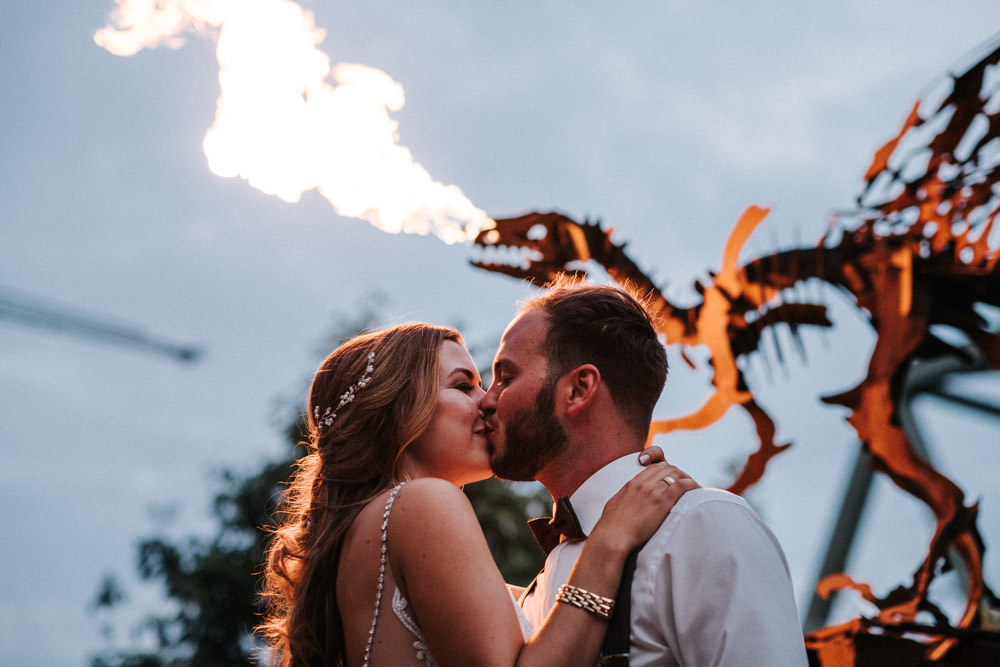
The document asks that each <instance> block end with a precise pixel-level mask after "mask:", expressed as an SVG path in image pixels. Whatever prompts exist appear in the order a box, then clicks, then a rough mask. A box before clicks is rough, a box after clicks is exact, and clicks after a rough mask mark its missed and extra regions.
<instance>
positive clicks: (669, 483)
mask: <svg viewBox="0 0 1000 667" xmlns="http://www.w3.org/2000/svg"><path fill="white" fill-rule="evenodd" d="M663 481H664V482H666V483H667V486H673V485H674V484H676V483H677V480H676V479H674V478H673V477H672V476H670V475H667V476H666V477H664V478H663Z"/></svg>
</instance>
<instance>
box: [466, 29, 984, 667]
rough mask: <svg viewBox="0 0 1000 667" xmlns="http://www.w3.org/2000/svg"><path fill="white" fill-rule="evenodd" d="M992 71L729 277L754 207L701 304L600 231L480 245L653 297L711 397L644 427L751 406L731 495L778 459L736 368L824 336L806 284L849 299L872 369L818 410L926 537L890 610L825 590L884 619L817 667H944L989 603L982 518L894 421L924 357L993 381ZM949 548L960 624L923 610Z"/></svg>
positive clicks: (825, 644)
mask: <svg viewBox="0 0 1000 667" xmlns="http://www.w3.org/2000/svg"><path fill="white" fill-rule="evenodd" d="M998 61H1000V46H996V47H995V48H994V49H993V50H991V51H990V52H989V53H988V54H986V55H985V56H984V57H982V58H981V59H979V60H978V62H976V63H975V64H973V65H972V66H970V67H969V68H968V69H966V70H965V71H964V72H962V73H961V74H959V75H955V76H948V80H949V81H950V84H951V85H950V93H949V94H947V95H946V96H945V97H944V98H943V99H942V100H941V101H940V103H938V104H936V105H935V104H932V103H930V102H926V101H923V100H918V101H917V103H916V104H915V105H914V106H913V109H912V111H911V112H910V114H909V116H908V117H907V118H906V121H905V122H904V124H903V127H902V128H901V130H900V131H899V132H898V133H897V135H896V136H895V137H894V138H893V139H892V140H891V141H889V142H888V143H887V144H885V146H883V147H882V148H881V149H880V150H878V151H877V152H876V154H875V156H874V159H873V162H872V164H871V166H870V167H869V168H868V170H867V172H866V174H865V183H864V187H863V189H862V192H861V195H860V196H859V197H858V200H857V206H856V208H855V209H854V210H853V211H852V212H851V213H849V214H847V213H840V214H837V215H836V216H835V217H834V219H833V221H832V222H831V226H830V228H829V230H828V231H827V233H826V234H825V235H824V236H823V238H821V239H820V241H819V242H818V243H817V244H816V245H815V246H811V247H802V248H795V249H792V250H787V251H782V252H776V253H773V254H769V255H765V256H762V257H759V258H756V259H754V260H752V261H749V262H747V263H745V264H743V265H740V264H739V261H738V258H739V254H740V251H741V249H742V248H743V246H744V244H745V242H746V241H747V239H748V238H749V237H750V236H751V234H752V232H753V231H754V229H755V228H756V226H757V225H758V224H759V223H760V222H761V220H763V219H764V217H765V216H766V215H767V211H766V210H765V209H761V208H757V207H750V208H749V209H747V211H746V212H745V213H744V214H743V215H742V217H741V218H740V219H739V221H738V222H737V223H736V225H735V227H734V229H733V231H732V233H731V235H730V237H729V239H728V240H727V242H726V244H725V249H724V252H723V256H722V264H721V267H720V268H719V270H718V271H717V272H716V273H711V274H710V280H709V281H708V282H707V283H705V284H696V287H697V289H698V291H699V293H700V294H701V298H702V300H701V303H698V304H696V305H694V306H691V307H687V308H682V307H678V306H676V305H674V304H672V303H670V302H669V301H668V300H667V299H666V298H665V297H664V296H663V294H662V293H661V291H660V289H659V288H658V287H657V286H656V285H655V284H654V283H653V282H652V281H651V280H650V278H649V277H648V276H647V275H646V273H645V272H643V271H642V270H641V269H640V268H639V267H638V266H637V265H636V264H635V263H634V262H633V261H632V260H631V259H630V258H629V257H628V255H627V254H626V252H625V246H624V245H617V244H615V243H614V242H612V241H611V238H610V230H607V229H605V228H604V227H603V226H602V224H601V223H600V222H599V221H598V222H594V223H592V222H589V221H584V222H582V223H581V222H576V221H574V220H572V219H570V218H569V217H567V216H565V215H562V214H560V213H555V212H552V213H529V214H527V215H523V216H520V217H515V218H507V219H500V220H497V221H496V226H495V228H493V229H490V230H487V231H484V232H482V233H480V234H479V236H478V237H477V239H476V244H477V245H479V246H481V247H483V248H506V249H508V250H507V252H514V253H516V254H517V255H518V259H519V260H520V261H519V263H508V262H499V261H487V260H485V259H480V260H474V261H473V262H472V263H473V265H475V266H477V267H479V268H481V269H484V270H487V271H493V272H499V273H504V274H507V275H509V276H513V277H515V278H519V279H522V280H528V281H533V282H539V283H544V282H547V281H549V280H551V279H553V278H555V277H556V276H558V275H560V274H567V273H569V274H575V275H578V276H581V277H582V276H584V275H585V268H583V267H585V266H586V264H587V263H588V262H593V263H595V264H597V265H600V266H601V267H603V269H604V270H605V271H606V272H607V274H608V275H609V276H610V277H611V278H612V279H613V280H615V281H616V282H618V283H621V284H628V285H631V286H632V287H634V288H635V289H637V290H638V291H640V292H641V293H643V294H644V295H646V297H647V298H648V300H649V304H650V310H651V312H652V313H653V314H654V315H655V316H656V317H657V318H658V321H659V324H658V326H659V330H660V331H661V333H662V334H663V335H664V336H665V338H666V341H667V343H668V345H675V346H677V347H678V348H679V349H680V353H681V355H682V357H683V358H684V359H685V361H687V363H688V364H689V365H692V366H693V364H692V362H691V361H690V359H688V357H687V355H686V354H685V352H684V350H685V348H689V347H695V346H704V347H706V348H707V349H708V351H709V353H710V364H711V371H712V374H713V375H712V383H713V385H714V391H713V393H712V395H711V396H710V397H709V398H708V399H707V400H706V401H705V403H704V404H703V405H701V407H700V408H698V409H697V410H695V411H694V412H692V413H691V414H688V415H684V416H681V417H676V418H672V419H664V420H659V421H656V422H654V424H653V426H652V429H651V432H650V439H652V438H653V436H655V435H657V434H663V433H669V432H670V431H673V430H677V429H699V428H704V427H706V426H708V425H710V424H712V423H713V422H715V421H716V420H718V419H720V418H721V417H722V416H723V415H724V414H725V413H726V412H727V411H728V410H730V409H732V408H734V407H737V408H740V409H743V410H745V411H746V412H747V413H748V414H749V415H750V417H751V418H752V419H753V423H754V425H755V427H756V432H757V437H758V439H759V447H758V449H757V451H756V452H755V453H753V454H752V455H751V456H750V457H749V458H748V460H747V461H746V463H745V465H744V467H743V469H742V471H741V472H740V473H739V475H738V476H737V477H736V479H735V480H734V482H733V483H732V485H731V487H730V489H731V490H732V491H734V492H736V493H741V492H743V491H745V490H746V489H747V488H748V487H749V486H751V485H752V484H754V483H756V482H757V481H758V480H760V478H761V477H762V476H763V474H764V472H765V468H766V466H767V463H768V461H769V460H770V459H771V458H772V457H773V456H775V455H776V454H778V453H780V452H781V451H783V450H784V449H785V448H787V447H788V446H789V445H788V444H779V443H776V442H775V423H774V421H773V419H772V418H771V416H770V415H768V414H767V413H766V412H765V410H764V409H763V408H762V407H761V406H760V405H759V404H758V403H757V402H755V400H754V396H753V392H752V391H751V390H750V388H749V387H748V385H747V382H746V378H745V377H744V374H743V372H742V371H741V368H740V366H739V365H738V364H737V360H738V359H741V358H745V357H746V356H747V355H750V354H751V353H753V352H755V351H759V350H760V343H761V338H762V335H763V334H764V332H765V331H767V330H768V329H769V328H771V327H774V326H775V325H778V324H782V325H785V326H787V327H788V328H789V330H790V331H791V333H792V334H793V340H794V341H796V343H799V344H800V341H799V338H798V330H799V328H800V327H803V326H816V327H830V326H831V322H830V320H829V319H828V317H827V310H826V307H825V306H824V305H823V304H821V303H809V302H801V301H800V300H798V299H796V300H794V301H792V300H789V299H788V298H787V295H788V294H789V293H790V292H792V291H793V290H794V288H795V286H796V285H798V284H800V283H802V282H803V281H806V280H810V279H818V280H820V281H823V282H825V283H826V284H828V285H832V286H835V287H836V288H839V289H841V290H842V291H844V292H845V293H847V294H848V295H850V297H852V298H853V301H854V303H855V305H856V306H857V308H858V309H859V310H861V311H862V312H863V313H864V315H865V317H866V318H867V321H868V322H869V324H870V325H871V327H872V328H873V329H874V331H875V333H876V335H877V341H876V344H875V347H874V350H873V351H872V354H871V358H870V360H869V364H868V373H867V375H866V377H865V378H864V380H862V381H861V383H860V384H858V385H857V386H856V387H854V388H853V389H851V390H850V391H847V392H845V393H843V394H840V395H838V396H830V397H824V398H823V399H822V400H824V401H826V402H828V403H831V404H838V405H842V406H845V407H846V408H848V409H849V410H850V416H849V417H848V418H847V420H848V422H849V423H850V425H851V426H852V427H853V428H854V430H855V431H856V433H857V435H858V438H859V439H860V441H861V442H862V443H863V444H864V446H865V447H866V448H867V449H868V451H869V452H870V454H871V455H872V460H873V466H874V467H875V468H876V470H877V471H879V472H883V473H884V474H886V475H888V477H889V478H890V479H891V480H892V481H893V482H895V483H896V484H897V485H898V486H899V487H900V488H902V489H903V490H904V491H906V492H907V493H909V494H912V495H913V496H914V497H916V498H917V499H919V500H920V501H922V502H923V503H925V504H926V505H927V506H928V507H929V508H930V509H931V511H932V512H933V514H934V517H935V519H936V529H935V532H934V535H933V537H932V539H931V541H930V544H929V547H928V553H927V555H926V557H925V558H924V559H923V561H922V562H921V563H920V565H919V566H918V567H917V568H916V570H915V572H914V575H913V581H912V584H910V585H909V586H901V587H899V588H897V589H896V590H894V591H892V592H890V593H889V594H888V595H886V596H885V597H882V598H879V597H877V596H876V595H875V594H874V593H873V592H872V591H871V589H870V587H868V586H867V585H865V584H862V583H857V582H855V581H853V580H852V579H851V578H850V577H849V576H847V575H846V574H837V575H832V576H830V577H827V578H825V579H824V580H823V581H821V582H820V585H819V590H820V592H821V593H823V594H827V595H828V594H829V593H830V592H831V591H833V590H837V589H841V588H846V587H851V588H854V589H855V590H857V591H858V592H860V593H861V595H862V596H863V597H864V598H865V599H867V600H869V601H870V602H872V603H873V604H875V605H876V606H877V608H878V609H879V613H878V614H877V617H876V618H873V619H860V618H859V619H855V620H854V621H851V622H850V623H848V624H845V625H841V626H837V627H830V628H824V629H822V630H820V631H817V632H815V633H813V634H812V635H810V636H809V637H808V639H807V641H808V643H809V644H810V648H811V650H813V651H814V652H815V654H816V656H817V659H818V660H820V664H822V665H832V664H837V665H841V664H855V663H854V661H853V656H854V653H853V650H854V649H853V639H852V638H855V637H857V636H859V635H861V634H864V633H866V632H870V631H871V629H873V628H879V632H898V633H902V632H904V631H905V630H906V629H907V628H909V629H910V631H911V632H912V631H914V629H915V628H916V631H917V632H920V633H923V635H924V639H923V640H921V643H922V644H924V645H925V646H926V653H925V657H926V659H927V660H929V661H934V660H939V659H941V658H942V657H943V656H945V655H946V654H947V653H948V651H949V650H950V649H951V648H952V647H953V646H954V645H955V644H956V642H958V641H959V639H958V638H959V636H961V633H962V632H963V631H965V630H967V629H969V628H974V627H975V626H976V624H977V622H978V619H977V614H978V612H979V610H980V606H981V605H982V604H987V603H994V604H995V603H996V598H995V596H994V595H993V594H992V592H991V591H990V590H989V588H988V587H987V586H986V584H985V581H984V577H983V567H982V556H983V550H984V545H983V542H982V539H981V536H980V534H979V532H978V529H977V527H976V515H977V506H976V505H975V504H966V501H965V497H964V494H963V492H962V490H961V489H960V488H959V487H958V486H957V485H956V484H955V483H954V482H952V481H951V480H950V479H948V478H947V477H945V476H944V475H942V474H941V473H940V472H939V471H937V470H936V469H934V468H933V467H932V466H931V465H929V464H928V463H927V461H925V460H924V459H923V458H921V457H920V456H919V455H917V454H916V452H915V451H914V449H913V447H912V446H911V443H910V442H909V440H908V439H907V436H906V433H905V432H904V431H903V429H902V428H901V426H900V424H899V420H898V418H897V417H898V416H897V408H898V405H899V401H900V399H901V395H902V389H903V383H904V379H905V377H906V374H907V371H908V370H909V369H910V367H911V365H912V364H913V363H915V362H916V361H917V360H920V359H924V358H932V357H940V356H942V355H955V356H957V357H961V358H967V357H969V355H970V350H971V351H972V352H971V353H972V354H974V355H977V356H978V357H979V359H980V360H984V361H985V363H986V364H987V365H988V366H990V367H992V368H994V369H1000V331H997V330H996V329H994V328H991V325H990V323H989V322H988V321H987V320H986V319H984V317H983V316H982V315H981V314H980V313H979V312H977V308H982V307H983V305H986V306H992V307H1000V248H998V245H1000V244H998V243H996V240H995V239H993V232H994V231H995V230H994V223H995V221H996V218H997V215H998V210H1000V178H998V168H1000V75H998V72H1000V67H998ZM996 231H1000V230H996ZM487 254H488V253H487ZM979 304H982V305H979ZM937 325H944V326H947V327H951V328H952V329H955V330H958V331H961V332H962V333H963V334H964V335H965V337H966V339H967V341H968V345H962V346H958V345H956V344H954V343H952V342H949V341H946V340H944V339H942V338H939V337H938V336H936V335H935V334H934V332H933V331H932V328H933V327H935V326H937ZM778 349H779V354H780V348H778ZM949 549H951V550H954V551H955V552H957V553H958V555H959V557H960V558H961V560H962V561H963V564H964V568H965V570H966V571H967V573H968V590H967V601H966V605H965V609H964V612H963V613H962V614H961V617H960V618H959V620H958V621H957V623H956V624H955V625H954V626H952V625H951V624H950V622H949V620H948V619H947V617H946V616H945V614H944V613H942V612H941V610H940V609H939V608H938V607H937V606H936V605H935V604H934V603H933V602H932V601H931V600H929V599H928V588H929V586H930V583H931V581H932V580H933V579H934V577H935V575H936V574H937V573H938V571H939V567H940V566H941V565H942V563H943V562H944V559H945V557H946V552H947V551H948V550H949ZM920 612H928V613H929V614H930V615H931V617H932V618H933V619H934V622H933V623H931V624H930V625H928V624H927V623H926V622H923V621H921V618H926V617H927V614H926V613H925V614H924V615H923V616H922V617H918V613H920Z"/></svg>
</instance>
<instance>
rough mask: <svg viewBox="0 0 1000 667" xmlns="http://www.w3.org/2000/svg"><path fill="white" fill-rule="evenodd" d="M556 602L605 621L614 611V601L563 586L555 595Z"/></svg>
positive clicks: (566, 585)
mask: <svg viewBox="0 0 1000 667" xmlns="http://www.w3.org/2000/svg"><path fill="white" fill-rule="evenodd" d="M556 602H565V603H566V604H568V605H572V606H574V607H578V608H580V609H582V610H584V611H586V612H589V613H591V614H593V615H594V616H598V617H600V618H603V619H604V620H607V619H609V618H611V612H613V611H614V610H615V601H614V600H612V599H611V598H606V597H604V596H603V595H598V594H597V593H591V592H590V591H586V590H584V589H582V588H577V587H576V586H571V585H569V584H563V585H562V586H560V587H559V592H558V593H557V594H556Z"/></svg>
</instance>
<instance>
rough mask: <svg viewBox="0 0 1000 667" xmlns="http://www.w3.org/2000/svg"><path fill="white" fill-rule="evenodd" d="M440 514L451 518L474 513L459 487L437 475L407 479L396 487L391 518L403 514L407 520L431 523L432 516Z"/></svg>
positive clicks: (433, 517)
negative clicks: (397, 490)
mask: <svg viewBox="0 0 1000 667" xmlns="http://www.w3.org/2000/svg"><path fill="white" fill-rule="evenodd" d="M442 513H447V514H448V515H449V516H450V517H452V518H454V517H456V516H464V515H466V514H474V513H473V511H472V504H471V503H470V502H469V499H468V497H467V496H466V495H465V493H464V492H463V491H462V490H461V489H460V488H458V487H457V486H455V485H454V484H452V483H451V482H448V481H446V480H443V479H438V478H436V477H420V478H417V479H412V480H410V481H408V482H407V483H406V484H404V485H403V487H402V488H400V489H399V492H398V493H397V494H396V499H395V501H394V505H393V509H392V521H396V518H397V517H405V520H406V521H416V522H418V523H425V522H430V523H433V522H434V521H435V517H440V515H441V514H442ZM438 520H439V519H438Z"/></svg>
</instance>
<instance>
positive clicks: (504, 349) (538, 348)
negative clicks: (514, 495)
mask: <svg viewBox="0 0 1000 667" xmlns="http://www.w3.org/2000/svg"><path fill="white" fill-rule="evenodd" d="M547 330H548V323H547V320H546V317H545V315H544V313H542V312H541V311H537V310H535V311H529V312H527V313H523V314H521V315H520V316H518V317H517V318H516V319H515V320H514V321H513V322H511V324H510V326H509V327H507V331H506V332H504V335H503V339H502V340H501V342H500V349H499V350H498V351H497V356H496V359H495V360H494V362H493V383H492V384H491V385H490V389H489V391H488V392H487V393H486V396H484V397H483V399H482V401H481V403H480V407H481V409H482V410H483V411H484V412H485V413H486V423H487V425H488V427H489V433H488V435H487V438H488V439H489V443H490V466H491V467H492V468H493V472H494V473H496V475H497V476H498V477H502V478H504V479H512V480H519V481H527V480H532V479H535V478H536V476H537V474H538V472H539V471H540V470H541V469H542V468H544V467H545V465H547V464H548V463H549V462H550V461H552V459H553V458H555V457H556V456H557V455H558V454H559V453H560V452H562V451H563V450H564V449H565V448H566V445H567V437H566V432H565V430H564V429H563V427H562V424H561V423H560V422H559V420H558V419H557V418H556V416H555V414H554V408H555V380H554V379H551V378H549V377H548V374H547V368H548V364H547V362H546V358H545V353H544V351H543V349H542V343H543V341H544V340H545V334H546V332H547Z"/></svg>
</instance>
